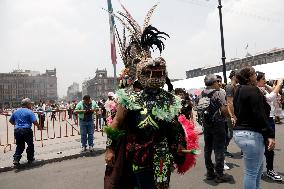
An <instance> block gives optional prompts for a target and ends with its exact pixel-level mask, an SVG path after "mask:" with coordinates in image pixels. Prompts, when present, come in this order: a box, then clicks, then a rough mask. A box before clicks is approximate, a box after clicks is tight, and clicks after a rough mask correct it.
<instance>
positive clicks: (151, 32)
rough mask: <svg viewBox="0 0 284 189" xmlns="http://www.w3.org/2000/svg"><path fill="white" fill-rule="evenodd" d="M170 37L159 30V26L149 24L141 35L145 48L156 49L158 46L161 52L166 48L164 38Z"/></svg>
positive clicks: (142, 44)
mask: <svg viewBox="0 0 284 189" xmlns="http://www.w3.org/2000/svg"><path fill="white" fill-rule="evenodd" d="M166 37H170V36H169V35H168V34H167V33H165V32H161V31H159V30H158V29H157V28H155V27H153V26H151V25H149V26H147V27H146V28H145V30H144V31H143V33H142V36H141V42H140V43H141V46H142V48H143V49H144V50H146V51H148V50H149V49H154V46H156V47H157V48H158V49H159V51H160V53H161V52H162V51H163V50H164V49H165V44H164V42H163V41H162V39H164V40H165V39H166Z"/></svg>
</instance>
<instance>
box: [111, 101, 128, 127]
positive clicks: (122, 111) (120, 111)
mask: <svg viewBox="0 0 284 189" xmlns="http://www.w3.org/2000/svg"><path fill="white" fill-rule="evenodd" d="M126 113H127V109H126V108H124V107H123V106H121V105H120V104H118V105H117V112H116V114H115V117H114V118H113V121H112V123H111V125H110V127H112V128H119V126H120V125H121V123H122V122H123V120H124V118H125V116H126Z"/></svg>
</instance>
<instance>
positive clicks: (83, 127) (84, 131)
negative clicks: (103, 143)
mask: <svg viewBox="0 0 284 189" xmlns="http://www.w3.org/2000/svg"><path fill="white" fill-rule="evenodd" d="M79 125H80V134H81V144H82V147H87V140H88V145H89V146H92V147H93V146H94V121H93V120H91V121H83V120H81V119H80V122H79Z"/></svg>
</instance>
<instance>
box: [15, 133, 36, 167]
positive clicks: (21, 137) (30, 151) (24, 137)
mask: <svg viewBox="0 0 284 189" xmlns="http://www.w3.org/2000/svg"><path fill="white" fill-rule="evenodd" d="M14 136H15V139H16V145H17V146H16V152H15V154H14V156H13V157H14V159H15V160H19V161H20V159H21V157H22V153H23V151H24V149H25V143H27V145H28V147H27V150H26V152H27V159H28V160H33V159H34V141H33V131H32V129H27V128H23V129H20V128H18V129H15V130H14Z"/></svg>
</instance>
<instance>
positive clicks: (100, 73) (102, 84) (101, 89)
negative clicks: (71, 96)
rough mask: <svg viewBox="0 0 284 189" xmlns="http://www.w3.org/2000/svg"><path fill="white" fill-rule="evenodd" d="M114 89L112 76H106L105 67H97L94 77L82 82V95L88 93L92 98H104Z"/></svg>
mask: <svg viewBox="0 0 284 189" xmlns="http://www.w3.org/2000/svg"><path fill="white" fill-rule="evenodd" d="M114 91H115V86H114V77H108V76H107V70H106V69H103V70H99V69H97V70H96V75H95V77H94V78H92V79H90V80H87V81H84V82H83V84H82V95H83V96H84V95H86V94H88V95H90V96H91V98H92V99H94V100H101V99H103V98H104V99H106V98H107V93H108V92H114Z"/></svg>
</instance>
